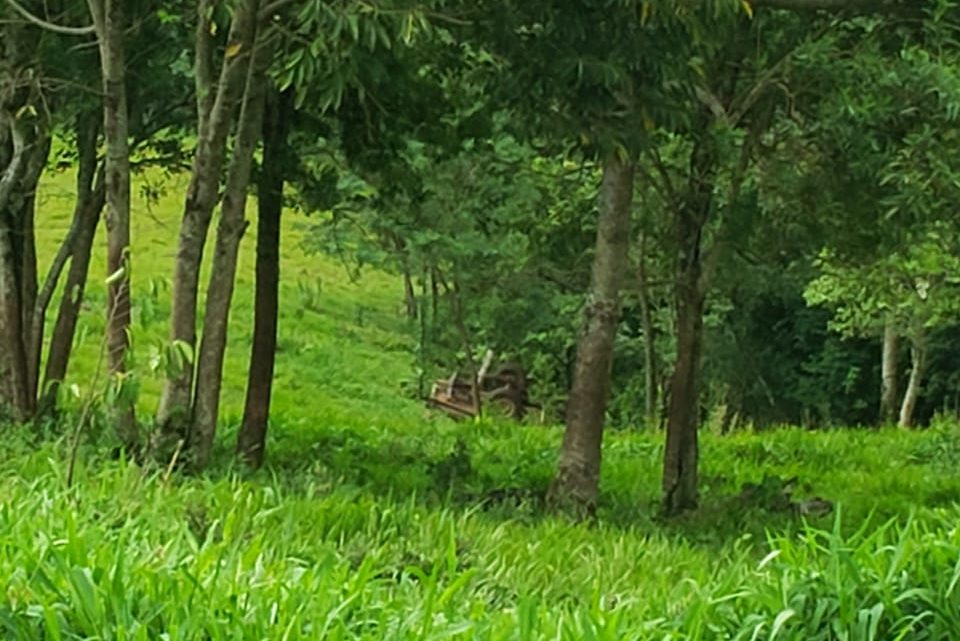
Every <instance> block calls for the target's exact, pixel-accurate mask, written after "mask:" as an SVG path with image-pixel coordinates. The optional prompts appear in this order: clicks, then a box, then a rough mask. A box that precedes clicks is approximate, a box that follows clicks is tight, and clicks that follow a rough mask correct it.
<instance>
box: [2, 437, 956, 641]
mask: <svg viewBox="0 0 960 641" xmlns="http://www.w3.org/2000/svg"><path fill="white" fill-rule="evenodd" d="M807 438H810V439H815V438H816V436H807ZM879 438H882V437H879ZM6 440H11V439H10V438H9V437H8V438H7V439H6ZM623 440H627V441H629V440H631V439H629V438H624V439H623ZM521 442H522V440H521V439H518V443H517V444H518V445H519V444H520V443H521ZM5 450H6V451H7V455H6V457H5V460H3V462H2V466H0V470H2V480H0V487H2V490H0V576H4V577H5V578H6V586H5V587H6V591H5V598H4V599H3V600H2V601H0V630H3V635H4V638H9V639H24V640H27V639H30V640H33V639H41V638H42V639H90V638H96V639H168V638H169V639H327V638H330V639H385V638H389V639H448V638H460V639H541V638H543V639H547V638H550V639H555V638H560V639H592V638H595V639H630V638H636V639H644V638H675V639H711V638H733V639H772V638H783V639H787V638H789V639H840V638H845V639H894V638H901V639H951V638H960V637H958V635H960V592H958V582H960V533H958V530H957V526H956V523H957V519H958V517H960V510H958V509H957V507H956V506H950V507H939V508H920V509H918V510H914V511H913V513H911V514H906V515H902V516H899V517H893V518H891V519H888V520H887V521H885V522H882V521H878V520H876V519H867V520H864V521H861V522H859V523H856V524H855V526H856V527H855V528H848V527H845V523H846V519H847V517H846V516H845V515H844V514H843V512H842V509H841V511H840V512H838V513H837V514H836V515H835V517H833V518H832V520H831V519H826V520H825V521H823V522H821V523H820V524H819V527H818V526H814V525H812V524H803V523H800V522H794V527H793V528H783V527H780V528H779V531H778V532H774V531H772V530H771V531H770V532H769V535H768V537H767V538H765V539H764V538H758V537H755V536H751V535H749V534H747V535H739V536H728V535H727V533H726V532H725V531H724V530H723V529H722V528H721V529H716V528H713V526H711V524H710V523H709V522H708V521H706V520H705V519H704V520H701V521H699V522H697V524H698V526H699V527H701V528H702V529H703V530H704V532H706V533H710V534H711V535H712V538H711V539H710V541H709V543H705V542H703V541H699V540H697V539H696V537H690V536H688V535H687V534H686V532H685V530H684V528H683V527H682V526H676V525H674V524H649V523H648V524H646V525H642V524H641V526H631V525H624V524H618V523H612V522H608V521H605V520H603V519H601V520H600V521H598V522H595V523H592V524H588V523H575V522H572V521H570V520H568V519H565V518H562V517H558V516H551V515H549V514H544V513H542V512H540V511H539V510H538V509H535V508H531V507H529V506H526V507H525V506H524V505H513V506H510V507H509V508H508V507H505V506H500V507H499V508H495V509H492V508H490V507H489V506H485V505H483V504H481V503H479V502H476V501H458V500H456V499H455V498H454V497H453V495H452V494H448V495H447V497H446V498H443V499H437V500H430V499H428V498H425V497H422V496H418V495H417V494H415V493H410V494H405V495H400V494H391V493H390V492H389V491H388V492H387V493H382V488H380V487H379V486H378V485H377V484H376V483H374V484H372V485H368V486H364V485H357V484H352V483H348V482H338V483H331V482H330V481H329V479H328V478H325V477H324V476H322V475H317V474H315V473H313V472H311V471H310V470H307V469H304V470H300V471H297V472H289V473H286V474H283V473H280V472H277V471H274V473H273V474H272V475H267V474H264V475H262V476H258V477H256V478H254V479H243V478H241V477H240V476H238V475H236V474H227V475H218V476H217V477H211V478H208V479H200V478H197V479H176V478H174V479H170V480H165V479H164V478H163V476H162V474H158V473H150V472H145V471H144V470H141V469H139V468H138V467H136V466H135V465H132V464H129V463H126V462H124V461H111V460H108V459H103V458H100V457H98V456H96V455H94V456H87V457H86V458H85V461H86V465H85V466H84V467H83V469H82V470H81V474H80V478H79V483H78V486H77V487H75V488H73V489H71V490H66V489H64V484H63V478H62V472H61V464H60V462H59V456H60V455H61V453H62V452H60V451H59V450H58V449H57V448H56V446H55V445H54V444H44V445H42V446H41V447H40V448H39V449H35V448H33V446H32V445H27V444H18V443H16V442H14V443H11V444H10V445H9V447H6V448H5ZM514 451H515V452H516V453H517V455H518V456H522V455H523V454H524V453H525V452H524V450H523V449H522V447H521V448H519V449H515V450H514ZM88 454H90V453H89V452H88ZM731 509H732V508H731ZM738 518H740V519H741V520H743V519H750V520H752V521H753V523H751V524H750V527H747V528H746V529H747V530H749V529H751V528H752V527H755V526H756V525H758V524H763V523H764V522H765V521H766V520H765V518H764V515H763V514H761V513H750V512H749V511H744V510H740V511H739V512H738ZM773 522H776V521H775V520H774V521H773Z"/></svg>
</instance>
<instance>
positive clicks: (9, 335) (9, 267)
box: [0, 112, 30, 421]
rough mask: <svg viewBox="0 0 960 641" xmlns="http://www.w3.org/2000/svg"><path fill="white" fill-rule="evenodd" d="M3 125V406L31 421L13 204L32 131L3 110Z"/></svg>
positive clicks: (0, 247) (0, 199)
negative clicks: (7, 142)
mask: <svg viewBox="0 0 960 641" xmlns="http://www.w3.org/2000/svg"><path fill="white" fill-rule="evenodd" d="M0 125H6V126H7V127H8V131H9V136H10V141H11V149H10V152H9V154H8V155H7V160H6V167H5V168H4V171H3V174H2V175H0V345H3V347H4V349H3V351H0V405H5V406H7V407H8V408H9V411H11V412H12V414H13V417H14V419H16V420H20V421H23V420H27V419H28V418H29V414H30V396H29V389H30V386H29V383H28V380H27V360H26V352H25V350H24V345H23V311H22V305H21V300H20V298H21V295H22V291H21V287H20V281H19V278H18V275H19V272H20V264H19V254H20V252H18V251H17V245H18V242H19V240H18V231H19V225H18V224H17V221H16V220H15V219H14V216H13V212H12V211H11V205H12V203H13V200H14V198H13V196H14V193H15V192H16V190H17V189H18V188H19V185H20V181H21V180H22V178H23V176H24V174H25V172H26V171H27V168H28V162H29V159H28V154H29V145H28V133H27V128H26V126H25V125H23V124H22V123H19V122H17V121H16V119H15V118H14V117H13V116H12V115H10V114H6V113H3V112H0Z"/></svg>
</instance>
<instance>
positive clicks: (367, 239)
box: [0, 0, 960, 513]
mask: <svg viewBox="0 0 960 641" xmlns="http://www.w3.org/2000/svg"><path fill="white" fill-rule="evenodd" d="M958 18H960V14H958V12H957V9H956V8H955V7H954V5H953V3H951V2H949V1H948V0H927V1H917V0H903V1H900V2H897V1H894V0H891V1H886V2H884V1H879V0H877V1H874V2H867V1H856V0H849V1H846V0H765V1H762V0H709V1H703V2H686V1H684V0H618V1H614V2H611V1H608V0H604V1H599V0H587V1H577V2H573V1H568V0H551V1H543V2H530V1H528V0H506V1H504V0H498V1H496V2H494V1H492V0H491V1H488V0H471V1H469V2H468V1H460V0H422V1H421V2H407V1H405V0H375V1H370V2H351V1H343V2H341V1H331V2H305V3H300V2H289V1H287V0H272V1H270V0H222V1H218V0H197V1H196V2H186V1H185V0H177V1H176V2H156V1H153V0H136V1H133V2H124V1H122V0H88V2H86V3H84V2H79V1H74V0H60V1H57V2H50V1H49V0H47V1H46V2H39V0H30V1H28V0H0V42H2V52H0V171H2V174H0V263H2V264H0V344H2V346H3V350H2V352H0V404H2V405H3V406H4V407H5V408H6V411H8V412H9V413H10V415H11V417H12V418H14V419H16V420H18V421H28V420H31V419H32V418H34V417H36V416H37V415H38V414H44V413H49V412H53V411H56V406H57V399H58V386H59V384H60V382H61V381H63V379H64V377H65V375H66V372H67V367H68V362H69V358H70V351H71V346H72V344H73V334H74V332H75V329H76V324H77V314H78V310H79V306H80V302H81V300H82V298H83V295H84V288H85V284H86V282H87V279H88V278H89V277H90V274H89V273H88V272H89V264H90V253H91V247H92V246H93V243H94V237H95V234H96V231H97V227H98V224H99V220H100V218H101V217H103V219H104V222H105V233H106V243H107V246H108V265H109V266H108V272H109V273H108V274H107V275H106V276H107V278H108V282H109V284H110V287H109V292H108V304H107V306H106V309H105V310H104V313H105V314H106V315H107V321H108V322H107V324H106V328H107V329H106V336H105V337H104V350H103V351H104V357H105V365H106V369H107V371H108V372H109V390H110V393H109V394H108V395H107V397H106V398H107V400H108V403H107V404H106V407H107V408H108V410H109V412H110V415H111V418H112V421H113V423H114V424H115V425H116V429H117V434H118V436H119V438H120V439H121V441H122V442H123V443H124V445H125V446H126V447H127V448H129V449H130V451H135V452H137V453H138V454H140V455H143V456H145V457H153V458H155V459H158V460H161V461H165V462H166V461H169V460H170V459H171V458H172V457H178V458H180V459H181V460H184V461H188V462H189V464H190V465H191V466H192V467H193V468H195V469H201V468H203V467H204V466H205V465H206V464H207V462H208V461H209V458H210V455H211V450H212V447H213V444H214V439H215V434H216V427H217V424H218V420H219V402H220V386H221V380H222V369H223V360H224V352H225V348H226V339H227V327H228V319H229V314H230V308H231V300H232V295H233V285H234V281H235V276H236V270H237V256H238V248H239V246H240V243H241V241H242V238H243V236H244V231H245V229H246V227H247V225H248V221H247V220H246V218H245V206H246V201H247V196H248V193H249V192H251V191H252V190H253V189H254V188H255V190H256V192H257V194H258V223H257V224H258V229H259V233H258V240H257V242H258V245H257V264H256V278H257V280H256V283H257V284H256V295H255V299H256V302H255V308H256V314H255V318H254V319H253V323H254V327H255V329H254V341H253V345H252V354H251V361H250V363H251V364H250V370H249V383H248V390H247V399H246V404H245V411H244V417H243V424H242V427H241V430H240V435H239V439H238V443H237V450H238V454H239V455H240V456H242V457H243V458H244V459H245V460H246V461H247V462H249V463H250V464H252V465H254V466H258V465H260V464H261V463H262V461H263V457H264V451H265V445H266V433H267V422H268V417H269V402H270V389H271V380H272V373H273V354H274V351H275V345H276V332H277V306H278V301H277V297H278V284H279V282H280V278H281V275H280V274H279V256H280V252H281V248H280V247H281V245H280V242H281V239H280V214H281V211H282V209H283V206H284V204H288V205H295V206H296V208H298V209H300V210H302V211H305V212H308V213H311V214H312V215H313V217H312V220H313V221H314V227H313V232H312V236H311V242H312V246H313V247H314V248H316V249H317V250H318V251H336V252H337V253H339V254H340V255H342V256H346V257H348V258H349V259H350V261H352V262H353V266H354V267H355V268H360V269H362V268H363V267H364V266H366V265H373V266H376V267H378V268H381V269H386V270H389V271H392V272H395V273H396V274H397V276H398V297H400V296H402V298H403V303H404V311H405V313H406V314H407V315H408V316H409V318H410V321H411V326H412V327H416V328H418V329H417V333H418V335H419V337H420V340H419V343H420V344H419V345H418V350H417V352H418V354H417V366H418V368H419V369H420V372H421V379H422V378H423V377H429V376H431V375H432V374H433V373H435V372H437V371H439V370H446V369H450V368H451V367H453V366H454V364H455V363H462V362H463V361H464V360H466V361H473V360H474V358H475V355H476V354H478V353H480V351H481V349H486V348H489V349H492V350H494V351H495V352H496V353H498V354H500V355H502V356H504V357H510V358H513V359H517V360H519V361H521V362H522V363H524V364H525V365H526V366H527V367H528V369H529V370H530V372H531V374H532V376H533V379H534V381H535V387H534V395H535V396H536V397H537V398H538V399H540V400H541V401H542V402H543V403H544V406H545V412H546V413H547V414H548V415H550V416H551V417H552V418H556V419H561V420H563V421H565V423H566V434H565V438H564V441H563V447H562V450H561V452H560V456H559V465H558V471H557V476H556V479H555V482H554V484H553V486H552V487H551V490H550V497H551V499H552V500H553V502H554V503H556V504H571V505H574V506H576V507H577V508H587V509H589V508H590V506H592V505H593V504H594V503H595V502H596V498H597V493H598V480H599V472H600V465H601V443H602V435H603V429H604V426H605V424H608V423H612V424H613V425H616V426H620V427H642V426H645V427H646V428H648V429H655V428H657V427H662V428H664V429H665V431H666V448H665V457H664V466H663V488H662V489H663V501H664V509H665V511H666V512H668V513H677V512H681V511H684V510H687V509H690V508H693V507H695V506H696V504H697V490H698V478H697V469H698V447H697V432H698V429H699V428H700V427H701V425H703V424H704V422H705V421H707V420H710V421H713V422H715V423H716V424H717V425H718V426H720V428H721V429H724V430H727V429H732V428H734V427H735V426H737V425H738V424H753V425H757V426H764V425H770V424H776V423H781V422H791V423H802V424H805V425H810V426H818V425H833V424H851V423H857V424H869V423H878V422H882V421H893V420H897V421H899V422H900V423H901V424H903V425H911V424H914V423H916V422H919V421H923V420H924V419H926V418H928V417H929V416H930V415H931V414H932V413H933V412H934V411H937V410H940V409H947V410H951V409H953V406H952V404H953V402H954V398H955V395H956V384H955V383H956V380H955V376H954V371H953V368H952V367H951V365H950V363H951V362H952V361H953V360H955V357H956V356H957V355H958V351H960V343H958V341H957V340H956V339H955V338H954V336H955V334H956V332H955V330H956V327H957V322H956V320H955V319H956V318H957V311H958V306H960V296H958V293H960V289H958V287H957V285H958V271H957V269H956V267H957V266H958V244H957V243H958V233H960V228H958V225H957V222H956V214H955V212H954V206H953V205H954V203H955V202H956V201H957V200H958V196H960V172H958V169H960V168H958V167H957V164H956V161H955V157H956V154H954V153H952V150H953V146H954V145H955V142H956V140H957V138H958V127H957V120H958V117H960V77H958V74H957V56H958V52H960V48H958V43H957V40H956V36H955V27H956V25H957V20H958ZM92 88H98V89H97V90H92ZM61 148H63V149H61ZM52 150H55V153H56V154H57V155H58V157H61V158H62V157H66V158H67V159H69V160H70V161H71V162H73V164H74V165H75V167H76V172H77V194H76V206H75V214H74V219H73V223H72V225H71V228H70V231H69V233H68V235H67V237H66V238H64V240H63V244H62V246H61V247H60V250H59V252H58V254H57V255H56V257H55V259H54V261H53V264H52V267H51V269H50V270H49V272H48V273H47V274H46V275H45V277H44V278H43V279H42V280H41V278H40V275H39V274H38V264H37V257H36V247H35V242H34V235H33V229H34V226H35V225H36V224H37V222H38V221H41V222H42V219H43V214H44V212H43V211H42V210H38V208H37V206H36V200H35V197H34V195H35V192H36V187H37V184H38V181H39V179H40V176H41V175H42V172H43V170H44V168H45V166H47V165H48V164H50V163H51V162H52V158H51V154H52V153H54V151H52ZM155 164H161V165H164V166H168V167H171V168H177V169H179V168H184V167H187V166H188V167H189V170H188V171H189V172H190V182H189V186H188V188H187V191H186V193H185V194H184V205H183V218H182V223H181V226H180V234H179V238H178V240H177V246H176V257H175V260H174V263H173V264H172V265H171V266H170V267H171V285H172V287H171V298H170V306H171V314H170V319H171V320H170V334H169V343H168V345H167V347H166V350H165V353H164V358H165V361H164V367H163V368H162V371H164V372H165V373H166V381H165V386H164V390H163V394H162V398H161V400H160V403H159V406H158V408H157V412H156V416H155V417H152V418H148V417H144V416H136V415H135V413H134V407H135V402H134V401H135V399H136V396H135V395H136V389H137V385H136V378H137V377H138V376H144V375H146V373H145V372H142V371H137V369H136V368H134V367H130V359H129V345H130V335H131V332H132V331H133V330H132V328H131V326H130V304H131V301H130V278H131V274H132V273H135V272H132V270H131V266H132V265H135V263H136V260H137V257H136V254H135V252H131V251H130V248H129V242H130V241H129V229H130V216H131V211H130V175H131V172H134V171H138V170H139V169H140V168H142V167H144V166H147V165H155ZM218 207H219V218H218V219H217V220H218V224H217V228H216V230H214V232H213V233H215V235H216V237H215V241H214V252H213V256H212V258H210V257H205V256H204V255H203V248H204V245H205V243H206V240H207V237H208V235H209V234H210V233H211V229H210V228H211V225H212V223H213V221H214V220H215V217H214V214H215V211H216V210H217V208H218ZM205 258H208V259H209V260H211V261H212V269H211V271H210V274H211V275H210V280H209V282H208V283H201V281H200V274H201V269H200V268H201V265H202V264H203V261H204V259H205ZM60 281H63V282H62V283H61V282H60ZM204 285H205V287H204ZM58 291H62V292H63V294H62V297H61V299H60V301H59V305H58V306H55V307H56V310H57V311H56V317H55V318H52V319H49V322H48V319H47V312H48V310H49V309H50V305H51V303H53V302H54V301H53V298H54V295H55V293H56V292H58ZM201 304H203V305H204V309H203V310H202V311H203V313H200V312H201V310H200V309H199V305H201ZM200 319H202V322H201V320H200ZM47 327H53V330H52V334H51V336H50V337H49V340H47V339H46V338H45V336H44V330H45V328H47ZM44 350H46V354H45V356H44V355H43V353H44ZM907 352H909V359H907ZM41 365H43V367H41Z"/></svg>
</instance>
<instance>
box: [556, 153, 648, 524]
mask: <svg viewBox="0 0 960 641" xmlns="http://www.w3.org/2000/svg"><path fill="white" fill-rule="evenodd" d="M633 172H634V168H633V165H632V164H630V163H627V162H624V161H622V160H620V159H619V158H618V157H617V156H616V155H613V156H611V157H609V158H608V159H607V160H606V161H605V163H604V166H603V182H602V185H601V188H600V216H599V219H598V221H597V249H596V255H595V257H594V262H593V278H592V283H591V286H590V294H589V297H588V299H587V304H586V307H585V318H584V326H583V330H582V332H581V334H580V338H579V341H578V346H577V361H576V366H575V368H574V373H573V385H572V387H571V390H570V400H569V401H568V405H567V429H566V432H565V433H564V438H563V447H562V449H561V451H560V463H559V467H558V470H557V476H556V478H555V479H554V481H553V485H552V486H551V488H550V500H551V502H552V503H554V504H557V505H564V504H566V505H571V506H575V507H577V508H581V509H586V510H587V511H590V510H592V509H593V507H594V506H595V505H596V500H597V495H598V492H599V482H600V458H601V443H602V439H603V420H604V414H605V413H606V408H607V400H608V396H609V392H610V375H611V370H612V366H613V342H614V337H615V336H616V332H617V325H618V323H619V320H620V288H621V284H622V282H623V279H624V275H625V271H626V267H627V252H628V249H629V230H630V213H631V203H632V199H633Z"/></svg>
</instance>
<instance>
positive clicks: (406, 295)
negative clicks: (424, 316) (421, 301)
mask: <svg viewBox="0 0 960 641" xmlns="http://www.w3.org/2000/svg"><path fill="white" fill-rule="evenodd" d="M392 236H393V249H394V250H395V251H396V252H397V257H398V259H399V260H400V270H401V272H402V274H403V305H404V309H405V311H406V314H407V318H409V319H410V320H416V318H417V292H416V290H415V289H414V288H413V277H412V276H411V275H410V257H409V256H408V254H407V245H406V243H405V242H403V238H401V237H400V235H399V234H392Z"/></svg>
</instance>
